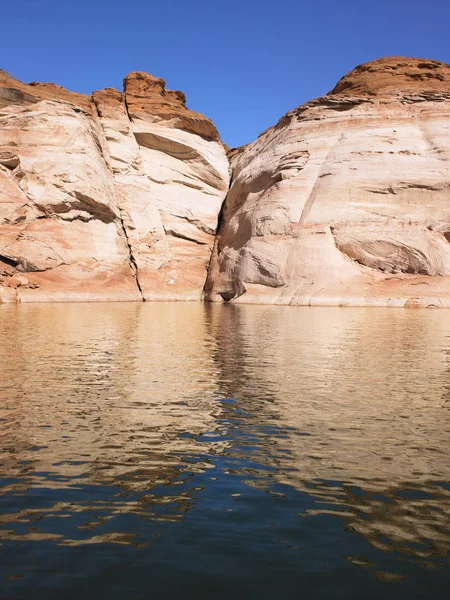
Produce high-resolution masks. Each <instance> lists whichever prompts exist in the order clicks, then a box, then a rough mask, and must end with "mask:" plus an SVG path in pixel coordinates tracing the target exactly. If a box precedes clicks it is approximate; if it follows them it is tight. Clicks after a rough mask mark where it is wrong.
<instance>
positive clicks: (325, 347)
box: [0, 303, 450, 600]
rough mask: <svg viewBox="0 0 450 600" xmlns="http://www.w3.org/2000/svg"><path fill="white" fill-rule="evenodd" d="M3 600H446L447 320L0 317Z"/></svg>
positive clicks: (116, 310) (107, 312)
mask: <svg viewBox="0 0 450 600" xmlns="http://www.w3.org/2000/svg"><path fill="white" fill-rule="evenodd" d="M0 366H1V370H0V436H1V442H2V443H1V449H0V452H1V454H0V597H1V598H2V600H4V599H9V598H11V599H13V598H14V599H16V598H24V599H27V600H28V599H30V598H31V599H39V600H40V599H45V600H47V599H58V600H60V599H61V598H64V599H77V600H78V599H80V598H82V599H83V600H88V599H95V600H101V599H107V600H115V599H121V600H128V599H134V598H139V599H141V598H142V599H147V598H148V599H160V598H176V597H178V594H183V597H187V598H197V599H203V598H205V599H206V598H207V599H210V598H214V599H215V600H216V599H221V598H226V599H227V600H229V599H230V598H237V599H240V598H242V599H248V598H256V599H258V600H261V599H271V600H272V599H278V598H279V599H291V598H307V599H311V598H320V599H322V598H327V599H328V598H332V599H345V600H348V599H350V600H353V599H358V600H359V599H363V598H364V599H372V598H373V599H375V598H377V599H378V598H383V599H384V600H385V599H390V598H395V599H396V600H398V599H402V598H405V599H408V600H410V599H412V598H435V599H441V598H442V599H444V598H448V597H449V596H450V569H449V566H450V565H449V556H450V460H449V448H450V311H445V310H441V311H432V310H428V311H426V310H422V311H407V310H396V309H387V310H385V309H350V308H345V309H334V308H333V309H332V308H330V309H327V308H302V307H272V306H269V307H262V306H236V305H235V306H231V305H227V306H220V305H214V306H210V305H206V306H203V305H200V304H176V303H174V304H92V305H89V304H59V305H58V304H54V305H36V306H32V305H23V306H7V305H3V306H0Z"/></svg>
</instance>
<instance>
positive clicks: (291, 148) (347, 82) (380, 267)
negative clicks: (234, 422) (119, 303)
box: [206, 57, 450, 306]
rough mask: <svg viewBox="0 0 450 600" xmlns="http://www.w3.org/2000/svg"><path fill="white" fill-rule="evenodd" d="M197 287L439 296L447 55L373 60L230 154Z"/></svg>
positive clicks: (448, 229) (366, 297)
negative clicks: (203, 282) (216, 224)
mask: <svg viewBox="0 0 450 600" xmlns="http://www.w3.org/2000/svg"><path fill="white" fill-rule="evenodd" d="M231 160H232V166H233V181H232V185H231V189H230V192H229V194H228V196H227V199H226V203H225V206H224V210H223V218H222V225H221V228H220V232H219V235H218V237H217V242H216V247H215V252H214V257H213V261H212V265H211V269H210V272H209V278H208V282H207V286H206V289H207V297H208V298H209V299H212V300H216V299H217V298H220V297H221V298H223V299H225V300H233V301H238V302H264V303H276V304H278V303H279V304H326V305H361V304H375V305H376V304H379V305H396V306H404V305H407V306H418V305H419V306H422V305H424V306H442V305H446V306H448V305H450V243H449V242H450V66H449V65H446V64H443V63H439V62H436V61H430V60H419V59H405V58H395V57H394V58H385V59H381V60H377V61H374V62H372V63H368V64H365V65H362V66H359V67H357V68H356V69H354V70H353V71H352V72H351V73H349V74H348V75H346V76H345V77H343V78H342V79H341V80H340V81H339V83H338V84H337V86H336V87H335V88H334V89H333V90H332V91H331V92H330V93H329V94H327V95H326V96H324V97H322V98H318V99H316V100H313V101H311V102H308V103H306V104H305V105H303V106H300V107H299V108H297V109H295V110H293V111H291V112H290V113H288V114H287V115H285V116H284V117H283V118H282V119H281V120H280V121H279V122H278V123H277V125H275V126H274V127H271V128H270V129H269V130H267V131H265V132H264V133H263V134H261V136H260V137H259V138H258V139H257V140H256V141H255V142H253V143H252V144H250V145H248V146H247V147H245V148H243V149H242V150H241V151H240V152H237V153H235V154H234V156H233V157H232V159H231Z"/></svg>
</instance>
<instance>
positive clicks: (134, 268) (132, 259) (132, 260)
mask: <svg viewBox="0 0 450 600" xmlns="http://www.w3.org/2000/svg"><path fill="white" fill-rule="evenodd" d="M92 102H93V104H94V106H95V111H96V115H97V118H98V121H99V124H100V128H101V130H102V131H103V133H104V134H105V131H104V128H103V122H102V118H101V115H100V112H99V109H98V106H97V102H96V101H95V98H94V97H93V96H92ZM127 114H128V109H127ZM128 118H129V114H128ZM105 139H106V137H105ZM106 143H107V142H106ZM102 157H103V160H104V161H105V164H106V166H107V168H108V170H109V172H110V173H111V176H112V182H113V188H114V191H116V186H115V184H114V173H113V171H112V168H111V165H110V164H109V162H108V161H107V160H106V159H105V156H104V154H103V150H102ZM116 205H117V209H118V216H119V221H120V227H121V229H122V233H123V236H124V240H125V245H126V247H127V250H128V257H129V260H130V268H131V271H132V272H133V271H134V273H133V275H134V279H135V281H136V287H137V288H138V290H139V294H140V295H141V299H142V302H145V298H144V294H143V291H142V287H141V284H140V281H139V269H138V265H137V262H136V259H135V257H134V255H133V250H132V248H131V244H130V240H129V239H128V233H127V229H126V227H125V223H124V220H123V217H122V209H121V207H120V204H119V202H117V203H116Z"/></svg>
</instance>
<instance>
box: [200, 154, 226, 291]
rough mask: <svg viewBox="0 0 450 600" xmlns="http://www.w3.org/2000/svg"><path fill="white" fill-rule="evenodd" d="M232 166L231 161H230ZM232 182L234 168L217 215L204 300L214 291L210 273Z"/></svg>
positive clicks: (204, 288)
mask: <svg viewBox="0 0 450 600" xmlns="http://www.w3.org/2000/svg"><path fill="white" fill-rule="evenodd" d="M230 168H231V162H230ZM232 184H233V169H232V168H231V173H230V183H229V184H228V192H227V193H226V195H225V198H224V199H223V202H222V204H221V206H220V210H219V214H218V215H217V226H216V231H215V232H214V233H213V235H214V242H213V247H212V248H211V256H210V257H209V261H208V264H207V266H206V273H205V283H204V284H203V289H202V296H201V297H202V300H203V301H204V300H205V299H208V297H209V294H210V292H211V291H212V288H213V285H214V282H213V281H209V273H210V270H211V265H212V262H213V260H214V256H215V255H216V252H218V245H219V235H220V229H221V227H222V223H223V222H224V211H225V205H226V202H227V198H228V194H229V193H230V190H231V186H232Z"/></svg>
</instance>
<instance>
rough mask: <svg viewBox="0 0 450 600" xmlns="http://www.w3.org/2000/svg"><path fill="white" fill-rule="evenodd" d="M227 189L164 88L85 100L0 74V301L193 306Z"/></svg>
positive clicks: (201, 135) (202, 133)
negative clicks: (176, 303) (140, 302)
mask: <svg viewBox="0 0 450 600" xmlns="http://www.w3.org/2000/svg"><path fill="white" fill-rule="evenodd" d="M228 182H229V172H228V160H227V158H226V155H225V151H224V148H223V146H222V144H221V142H220V139H219V136H218V133H217V131H216V129H215V127H214V125H213V124H212V122H211V121H210V120H209V119H207V118H206V117H203V116H202V115H199V114H197V113H194V112H192V111H190V110H189V109H188V108H186V106H185V97H184V95H183V94H182V93H181V92H173V91H169V90H165V83H164V80H162V79H156V78H154V77H152V76H150V75H147V74H145V73H131V74H130V75H128V77H127V78H126V79H125V81H124V93H121V92H119V91H117V90H113V89H106V90H102V91H99V92H94V93H93V94H92V96H85V95H83V94H76V93H72V92H69V91H67V90H65V89H64V88H61V87H59V86H56V85H53V84H38V83H32V84H29V85H26V84H23V83H21V82H19V81H16V80H14V79H13V78H12V77H10V76H9V75H7V74H6V73H4V72H0V301H2V300H3V301H8V300H9V301H14V300H19V301H45V300H57V301H59V300H142V299H145V300H152V299H167V300H169V299H176V300H193V299H200V298H201V294H202V290H203V286H204V282H205V277H206V272H207V268H208V265H209V261H210V256H211V250H212V247H213V243H214V235H215V232H216V227H217V218H218V214H219V211H220V209H221V206H222V203H223V200H224V198H225V195H226V192H227V190H228Z"/></svg>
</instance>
